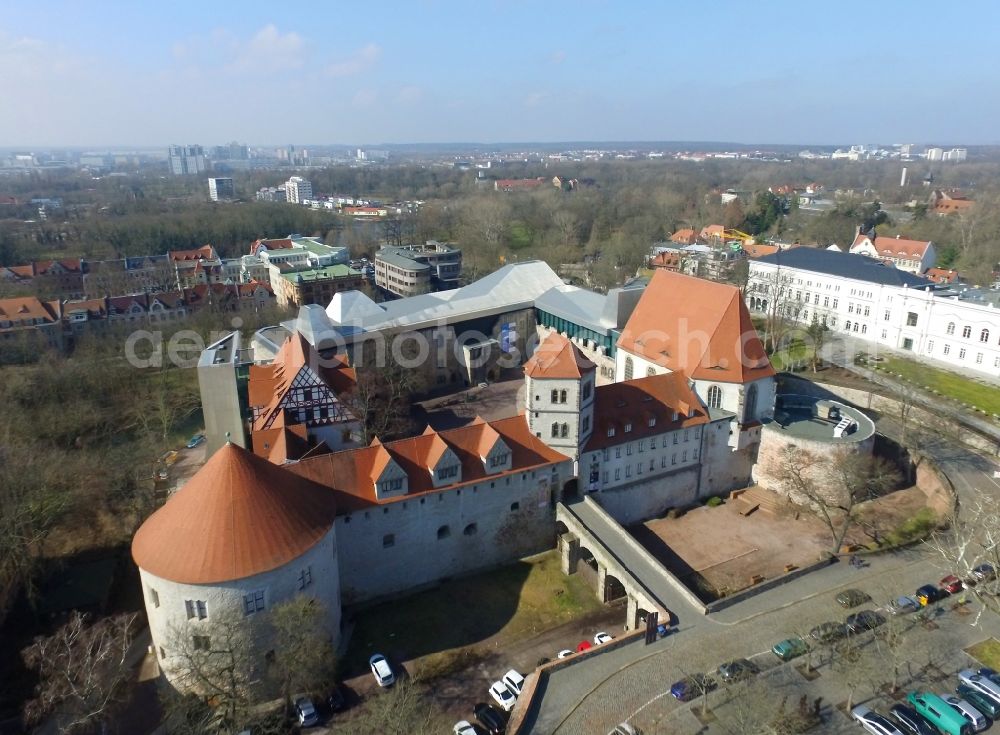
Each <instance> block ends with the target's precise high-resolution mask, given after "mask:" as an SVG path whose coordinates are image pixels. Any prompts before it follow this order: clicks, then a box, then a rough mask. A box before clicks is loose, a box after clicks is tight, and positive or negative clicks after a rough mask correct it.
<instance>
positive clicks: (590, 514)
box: [565, 499, 705, 627]
mask: <svg viewBox="0 0 1000 735" xmlns="http://www.w3.org/2000/svg"><path fill="white" fill-rule="evenodd" d="M565 508H566V510H567V511H568V512H569V513H570V514H571V515H573V516H576V518H577V520H578V521H579V522H580V523H581V524H582V525H583V526H585V527H586V528H587V529H588V530H589V531H590V532H591V533H592V534H593V535H594V536H595V537H596V538H597V540H598V541H600V542H601V543H602V544H603V545H604V548H605V549H607V551H608V552H609V553H610V554H611V555H612V556H613V557H614V558H615V559H617V560H618V561H619V562H620V563H621V564H622V566H623V567H624V569H625V570H627V572H628V573H629V574H631V575H632V577H633V578H634V579H635V580H636V581H637V582H638V583H639V584H640V585H641V586H642V587H643V588H645V590H646V592H648V593H649V594H650V595H651V596H652V597H653V599H654V600H656V601H657V602H659V603H660V604H661V605H662V606H663V607H664V608H666V609H667V610H670V611H671V612H672V613H673V614H674V615H675V616H676V617H677V619H678V620H684V621H685V622H687V621H689V622H690V624H691V625H692V626H693V627H697V626H699V625H703V624H704V621H705V616H704V615H703V614H702V612H701V610H699V609H697V608H696V607H695V606H694V605H692V604H691V602H689V601H688V600H687V599H685V598H684V597H683V596H682V595H681V594H680V593H678V592H677V590H676V588H675V587H674V586H673V585H672V584H671V583H670V581H669V580H668V578H667V576H666V574H665V573H664V570H663V567H662V566H661V565H660V564H659V563H657V562H656V561H655V560H653V559H651V558H650V557H649V556H647V555H645V554H642V553H641V552H639V551H638V550H637V549H636V547H635V546H634V545H632V544H629V543H627V542H626V541H625V536H623V534H622V527H621V526H620V525H618V524H617V523H614V522H613V521H609V520H608V518H607V517H606V516H605V515H604V514H602V513H600V512H599V511H598V510H596V509H595V508H594V506H593V505H592V502H585V501H584V500H582V499H581V500H577V501H575V502H573V503H569V504H566V505H565ZM609 573H611V574H617V572H615V571H614V570H609Z"/></svg>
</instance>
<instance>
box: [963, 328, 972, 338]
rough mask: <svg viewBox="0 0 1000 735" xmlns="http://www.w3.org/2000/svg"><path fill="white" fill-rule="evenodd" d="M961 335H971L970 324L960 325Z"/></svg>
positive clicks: (967, 336)
mask: <svg viewBox="0 0 1000 735" xmlns="http://www.w3.org/2000/svg"><path fill="white" fill-rule="evenodd" d="M962 336H963V337H965V339H968V338H969V337H971V336H972V327H970V326H964V327H962Z"/></svg>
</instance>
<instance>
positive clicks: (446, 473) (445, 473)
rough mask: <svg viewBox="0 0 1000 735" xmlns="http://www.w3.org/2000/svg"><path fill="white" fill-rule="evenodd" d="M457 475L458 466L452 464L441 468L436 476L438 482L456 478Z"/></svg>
mask: <svg viewBox="0 0 1000 735" xmlns="http://www.w3.org/2000/svg"><path fill="white" fill-rule="evenodd" d="M457 475H458V465H457V464H453V465H449V466H447V467H442V468H441V469H439V470H438V471H437V476H438V479H439V480H447V479H448V478H450V477H456V476H457Z"/></svg>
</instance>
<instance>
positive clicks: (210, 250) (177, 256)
mask: <svg viewBox="0 0 1000 735" xmlns="http://www.w3.org/2000/svg"><path fill="white" fill-rule="evenodd" d="M167 256H168V257H169V258H170V260H171V261H172V262H175V263H176V262H179V261H187V260H201V259H205V260H217V259H218V257H219V256H218V255H217V254H216V252H215V248H214V247H212V246H211V245H202V246H201V247H200V248H197V249H195V250H171V251H170V252H168V253H167Z"/></svg>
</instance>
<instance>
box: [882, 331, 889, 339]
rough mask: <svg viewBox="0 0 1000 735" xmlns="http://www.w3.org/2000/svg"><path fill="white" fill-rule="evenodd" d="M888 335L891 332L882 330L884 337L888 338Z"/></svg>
mask: <svg viewBox="0 0 1000 735" xmlns="http://www.w3.org/2000/svg"><path fill="white" fill-rule="evenodd" d="M888 336H889V333H888V332H887V331H886V330H884V329H883V330H882V339H887V338H888Z"/></svg>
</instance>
